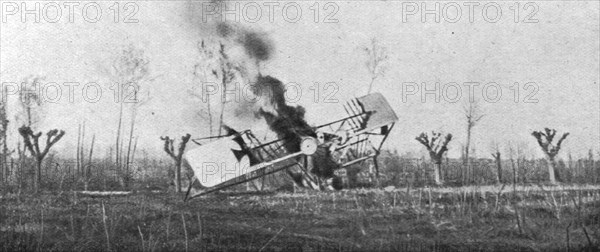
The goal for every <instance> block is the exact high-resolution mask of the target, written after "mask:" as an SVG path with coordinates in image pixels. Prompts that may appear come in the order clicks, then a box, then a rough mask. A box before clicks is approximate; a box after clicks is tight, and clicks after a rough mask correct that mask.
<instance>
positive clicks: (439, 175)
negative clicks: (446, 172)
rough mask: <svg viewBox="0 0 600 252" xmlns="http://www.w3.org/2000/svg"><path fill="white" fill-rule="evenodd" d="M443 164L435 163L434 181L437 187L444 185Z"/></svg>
mask: <svg viewBox="0 0 600 252" xmlns="http://www.w3.org/2000/svg"><path fill="white" fill-rule="evenodd" d="M441 168H442V162H434V163H433V180H434V182H435V184H436V185H442V184H443V183H444V181H443V179H442V173H441V170H442V169H441Z"/></svg>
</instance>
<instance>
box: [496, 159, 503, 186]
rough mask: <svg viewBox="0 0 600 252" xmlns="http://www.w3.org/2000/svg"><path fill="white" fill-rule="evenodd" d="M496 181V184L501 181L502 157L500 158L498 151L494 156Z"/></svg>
mask: <svg viewBox="0 0 600 252" xmlns="http://www.w3.org/2000/svg"><path fill="white" fill-rule="evenodd" d="M496 182H497V183H498V184H500V183H502V159H501V158H500V153H498V157H497V158H496Z"/></svg>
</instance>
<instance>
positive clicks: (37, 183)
mask: <svg viewBox="0 0 600 252" xmlns="http://www.w3.org/2000/svg"><path fill="white" fill-rule="evenodd" d="M36 161H37V162H36V164H37V172H36V173H35V181H34V186H33V188H34V190H35V192H36V193H37V192H39V190H40V186H41V184H42V160H36Z"/></svg>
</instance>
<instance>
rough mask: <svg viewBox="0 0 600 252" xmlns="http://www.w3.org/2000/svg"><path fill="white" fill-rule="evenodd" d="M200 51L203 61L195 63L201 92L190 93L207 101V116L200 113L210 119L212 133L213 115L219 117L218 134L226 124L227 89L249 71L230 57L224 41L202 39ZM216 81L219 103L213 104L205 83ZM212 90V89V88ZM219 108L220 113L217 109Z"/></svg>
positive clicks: (244, 76)
mask: <svg viewBox="0 0 600 252" xmlns="http://www.w3.org/2000/svg"><path fill="white" fill-rule="evenodd" d="M197 47H198V52H199V53H200V58H201V61H200V62H199V63H198V64H196V65H195V69H194V78H195V79H196V80H198V81H199V82H200V84H201V92H200V94H198V93H197V92H194V91H190V94H191V95H193V96H195V97H197V98H200V99H201V101H202V102H203V103H206V109H207V111H206V113H207V114H208V115H207V116H205V115H203V112H204V111H200V113H199V115H200V116H202V117H203V118H206V119H208V124H209V125H208V126H209V132H210V135H211V136H213V130H214V127H215V125H214V124H215V123H214V121H213V115H214V116H217V117H218V125H216V126H217V127H218V128H219V130H218V131H217V135H221V134H222V129H223V125H224V121H223V117H224V114H225V108H226V105H227V103H228V101H227V99H226V98H227V97H226V94H227V92H226V90H228V89H230V85H231V84H233V83H234V82H235V81H236V79H243V78H246V77H247V75H248V73H247V71H246V70H245V69H244V67H242V66H241V65H240V64H239V63H238V62H235V61H234V60H232V59H231V58H230V56H229V55H228V53H227V46H226V44H224V43H223V42H219V41H211V40H202V41H201V42H199V43H198V46H197ZM212 83H215V84H217V85H218V90H217V91H218V92H217V94H219V98H220V100H219V103H218V104H216V105H217V107H216V108H215V104H212V105H211V99H210V98H211V94H207V93H208V92H207V91H208V90H206V88H208V86H205V84H212ZM211 91H212V90H211ZM217 110H218V114H217V113H215V111H217Z"/></svg>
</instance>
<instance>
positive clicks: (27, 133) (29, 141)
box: [19, 125, 65, 192]
mask: <svg viewBox="0 0 600 252" xmlns="http://www.w3.org/2000/svg"><path fill="white" fill-rule="evenodd" d="M19 134H21V136H22V137H23V142H24V143H25V147H26V148H27V149H28V150H29V153H30V154H31V155H32V156H33V157H34V158H35V160H36V165H37V169H36V172H35V178H34V190H35V191H36V192H37V191H38V190H39V188H40V184H41V181H42V178H41V177H42V161H43V160H44V158H45V157H46V154H48V151H50V148H51V147H52V145H54V144H55V143H57V142H58V141H59V140H60V139H61V138H62V137H63V136H64V135H65V131H64V130H61V131H59V130H57V129H53V130H50V131H48V133H46V146H45V147H44V150H40V144H39V139H40V137H41V136H42V132H38V133H33V130H31V128H30V127H29V126H25V125H23V126H21V128H19Z"/></svg>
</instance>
